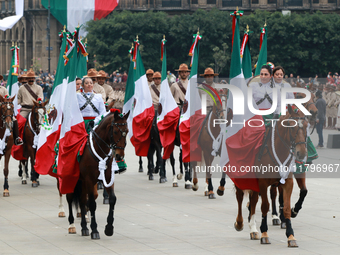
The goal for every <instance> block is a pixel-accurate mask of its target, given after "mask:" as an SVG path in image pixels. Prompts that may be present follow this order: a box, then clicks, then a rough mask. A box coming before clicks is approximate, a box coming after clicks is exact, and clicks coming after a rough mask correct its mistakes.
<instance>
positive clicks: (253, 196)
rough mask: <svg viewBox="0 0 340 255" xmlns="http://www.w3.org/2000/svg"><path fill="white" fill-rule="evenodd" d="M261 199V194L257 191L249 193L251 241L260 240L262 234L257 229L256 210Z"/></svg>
mask: <svg viewBox="0 0 340 255" xmlns="http://www.w3.org/2000/svg"><path fill="white" fill-rule="evenodd" d="M258 199H259V193H258V192H255V191H251V192H250V193H249V208H250V210H249V219H248V221H249V229H250V239H251V240H259V239H260V234H259V231H258V230H257V228H256V221H255V210H256V204H257V201H258Z"/></svg>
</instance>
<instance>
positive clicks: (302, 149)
mask: <svg viewBox="0 0 340 255" xmlns="http://www.w3.org/2000/svg"><path fill="white" fill-rule="evenodd" d="M288 112H289V114H287V115H286V116H282V117H281V118H280V122H281V125H280V126H281V127H282V128H284V127H287V132H286V135H285V137H286V139H285V140H286V141H289V144H290V149H291V150H292V151H293V153H294V156H295V158H296V159H297V160H299V161H302V160H303V159H304V158H305V157H306V156H307V145H306V141H307V125H308V121H307V119H306V116H305V115H304V114H303V113H302V112H301V111H300V110H299V109H298V108H295V107H294V108H292V107H291V106H290V105H288Z"/></svg>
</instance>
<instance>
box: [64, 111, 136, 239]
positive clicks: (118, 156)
mask: <svg viewBox="0 0 340 255" xmlns="http://www.w3.org/2000/svg"><path fill="white" fill-rule="evenodd" d="M129 114H130V113H127V114H126V115H122V114H120V113H119V112H118V111H115V112H114V113H110V114H108V115H107V116H106V117H105V118H104V119H103V120H102V121H101V122H100V123H99V124H98V126H96V128H95V129H94V130H93V131H92V133H90V137H89V138H88V139H87V143H86V145H85V148H84V153H83V155H82V157H81V159H80V161H79V170H80V175H79V180H78V182H77V185H76V187H75V189H74V193H70V194H67V195H66V198H67V202H68V206H69V217H68V221H69V224H70V226H69V228H68V232H69V234H74V233H76V229H75V225H74V217H73V212H72V202H73V201H74V202H76V204H77V202H79V205H80V210H81V227H82V229H81V233H82V236H88V235H89V230H88V228H87V222H86V218H85V215H86V205H88V208H89V210H90V213H91V225H90V226H91V230H92V232H91V239H100V236H99V232H98V230H97V222H96V217H95V211H96V207H97V205H96V201H95V197H96V194H95V190H96V188H95V185H96V184H97V181H98V177H99V175H100V171H99V169H98V168H99V167H98V161H100V160H102V159H103V158H107V161H106V165H107V168H106V170H105V174H104V179H103V182H104V186H105V187H106V190H107V192H108V194H109V202H110V207H109V214H108V217H107V225H106V227H105V234H106V235H107V236H112V235H113V230H114V227H113V221H114V215H113V214H114V207H115V204H116V200H117V198H116V195H115V193H114V184H113V177H114V172H113V170H112V169H111V164H112V161H113V157H115V160H116V161H121V160H123V159H124V149H125V146H126V135H127V133H128V128H127V118H128V117H129ZM92 145H93V146H92ZM98 156H99V157H101V158H98ZM107 179H110V180H111V181H110V183H109V184H107V182H106V180H107Z"/></svg>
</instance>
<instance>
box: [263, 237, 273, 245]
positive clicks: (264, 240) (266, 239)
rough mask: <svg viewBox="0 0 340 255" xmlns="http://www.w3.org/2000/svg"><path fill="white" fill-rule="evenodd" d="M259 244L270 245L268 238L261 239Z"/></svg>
mask: <svg viewBox="0 0 340 255" xmlns="http://www.w3.org/2000/svg"><path fill="white" fill-rule="evenodd" d="M261 244H271V242H270V241H269V237H261Z"/></svg>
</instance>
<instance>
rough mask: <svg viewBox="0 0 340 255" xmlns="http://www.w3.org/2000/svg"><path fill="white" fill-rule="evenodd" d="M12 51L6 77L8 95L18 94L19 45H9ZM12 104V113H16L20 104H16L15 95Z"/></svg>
mask: <svg viewBox="0 0 340 255" xmlns="http://www.w3.org/2000/svg"><path fill="white" fill-rule="evenodd" d="M11 51H12V61H11V68H10V70H9V75H8V79H7V90H8V94H9V96H10V97H13V96H16V95H18V91H19V84H18V75H19V47H18V46H17V45H15V46H14V45H13V46H12V47H11ZM13 105H14V113H15V115H17V113H18V110H19V109H20V107H21V106H18V98H17V97H15V99H14V101H13Z"/></svg>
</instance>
